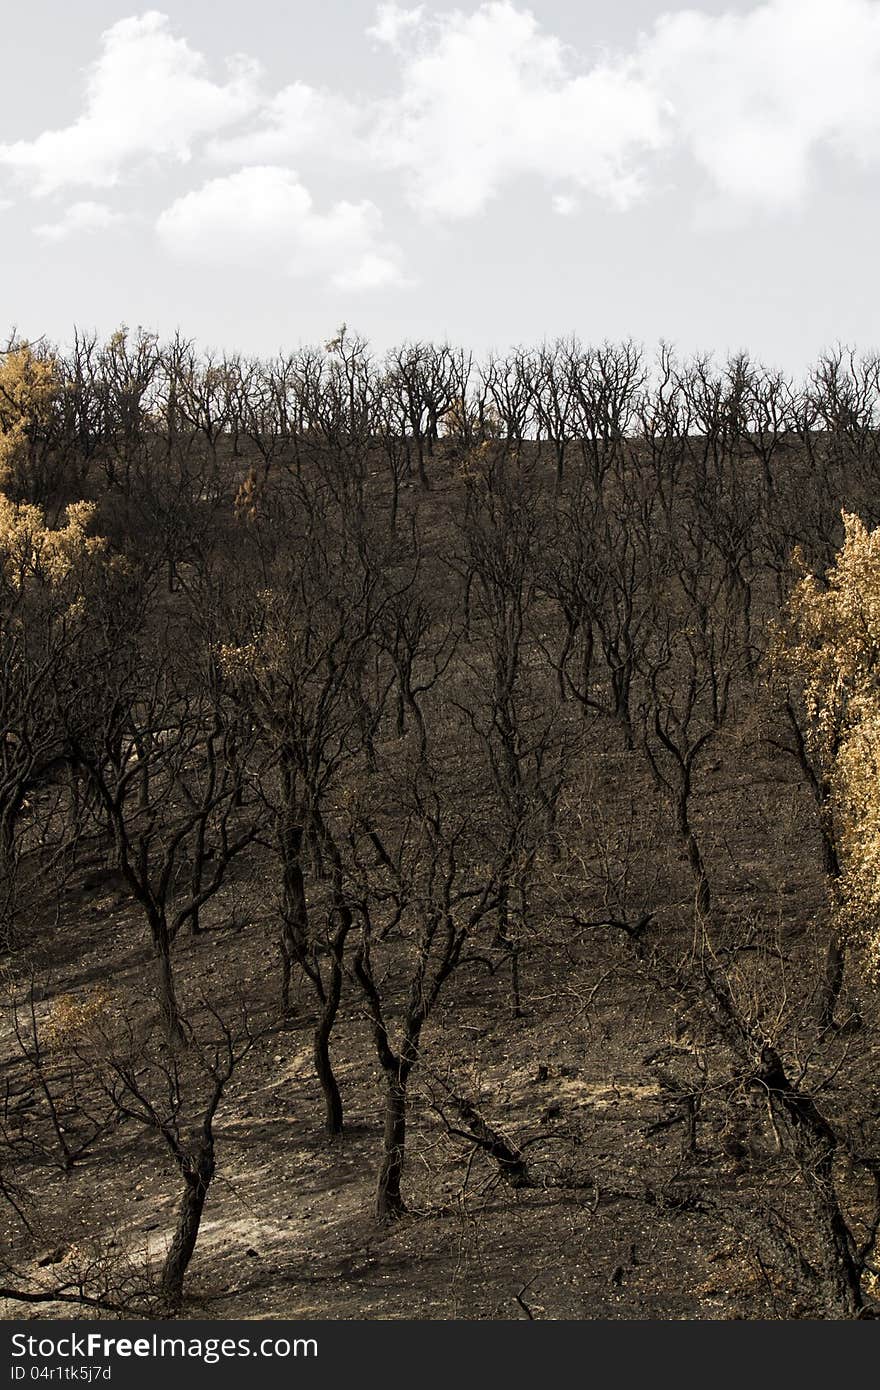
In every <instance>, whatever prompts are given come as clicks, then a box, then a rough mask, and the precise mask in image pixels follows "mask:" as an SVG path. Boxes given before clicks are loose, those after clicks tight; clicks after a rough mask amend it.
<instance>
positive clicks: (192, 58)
mask: <svg viewBox="0 0 880 1390" xmlns="http://www.w3.org/2000/svg"><path fill="white" fill-rule="evenodd" d="M206 66H207V65H206V62H205V59H204V57H203V56H202V54H200V53H198V52H196V51H195V50H194V49H192V48H190V46H189V44H188V43H187V41H186V40H185V39H182V38H175V37H174V35H173V34H172V32H171V28H170V21H169V19H168V16H167V15H164V14H160V13H158V12H157V11H155V10H150V11H149V12H148V13H146V14H144V15H141V16H139V17H137V18H132V19H123V20H120V21H119V23H118V24H114V25H113V26H112V28H110V29H108V30H107V31H106V32H105V33H104V34H103V35H102V36H101V55H100V57H99V58H98V60H97V61H96V62H95V63H94V64H93V66H92V67H91V69H90V71H89V73H88V78H87V82H86V92H85V105H84V110H83V112H82V114H81V115H80V116H79V117H78V119H77V120H76V121H74V122H73V124H72V125H69V126H65V127H64V128H62V129H60V130H46V131H43V133H42V134H41V135H38V136H37V137H36V139H34V140H19V141H16V142H15V143H14V144H6V145H0V167H3V166H5V167H6V168H7V169H8V170H9V171H10V172H11V173H12V174H14V175H15V176H16V177H17V178H18V179H20V180H21V181H22V182H24V183H26V184H27V185H29V186H30V187H31V189H32V190H33V192H35V193H38V194H43V193H51V192H54V191H55V190H57V189H60V188H64V187H68V186H70V185H86V186H91V187H95V188H109V187H112V186H113V185H114V184H116V183H118V182H119V180H120V178H121V177H122V176H123V174H124V173H125V172H126V171H127V170H128V168H129V166H130V165H131V164H138V163H143V162H145V161H151V162H152V161H161V160H173V161H177V162H186V161H187V160H188V159H190V157H191V155H192V151H193V145H194V142H195V141H196V140H198V139H199V138H200V137H204V136H205V135H208V134H210V133H213V132H216V131H219V130H222V129H224V128H225V127H227V126H229V125H230V124H233V123H234V122H236V121H239V120H240V119H242V117H244V116H246V115H247V114H248V113H249V112H251V111H252V110H253V109H254V108H255V106H256V105H257V103H258V91H257V86H258V83H257V78H258V69H257V67H256V65H255V64H254V63H253V62H252V61H251V60H249V59H246V58H244V57H241V56H239V57H236V58H232V59H230V60H229V61H228V63H227V69H228V72H227V80H226V81H225V82H223V83H215V82H213V81H212V80H211V79H210V78H209V77H208V76H206V72H205V70H206Z"/></svg>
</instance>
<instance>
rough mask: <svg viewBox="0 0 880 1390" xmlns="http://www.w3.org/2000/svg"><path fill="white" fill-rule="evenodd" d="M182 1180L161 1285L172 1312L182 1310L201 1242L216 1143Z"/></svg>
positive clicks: (199, 1154)
mask: <svg viewBox="0 0 880 1390" xmlns="http://www.w3.org/2000/svg"><path fill="white" fill-rule="evenodd" d="M183 1176H184V1188H183V1196H182V1197H181V1199H180V1207H179V1208H178V1213H177V1228H176V1230H175V1232H174V1237H173V1239H172V1241H171V1245H170V1247H169V1250H168V1254H167V1255H166V1257H165V1264H164V1265H163V1267H162V1279H161V1284H160V1289H161V1294H162V1301H163V1302H164V1303H165V1305H166V1307H167V1308H168V1309H169V1310H170V1311H172V1312H176V1311H177V1310H178V1309H179V1307H180V1304H181V1302H182V1299H183V1281H184V1278H185V1276H186V1271H187V1266H188V1265H189V1262H190V1260H191V1259H192V1254H193V1251H194V1250H195V1248H196V1241H197V1240H198V1238H199V1226H200V1225H201V1221H202V1212H203V1210H204V1206H205V1198H206V1197H207V1195H208V1188H209V1187H210V1185H211V1179H212V1178H213V1176H214V1144H213V1141H212V1142H210V1143H209V1144H207V1145H206V1146H205V1147H203V1148H202V1149H201V1150H200V1151H199V1153H198V1155H197V1157H196V1160H195V1162H194V1163H193V1164H192V1166H191V1167H190V1168H189V1169H187V1170H185V1171H184V1175H183Z"/></svg>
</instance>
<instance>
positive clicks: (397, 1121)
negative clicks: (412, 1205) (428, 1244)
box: [376, 1065, 409, 1224]
mask: <svg viewBox="0 0 880 1390" xmlns="http://www.w3.org/2000/svg"><path fill="white" fill-rule="evenodd" d="M408 1078H409V1068H407V1067H405V1066H403V1065H401V1066H399V1067H397V1068H396V1069H395V1070H394V1071H392V1072H389V1073H386V1092H385V1129H384V1133H383V1140H382V1145H383V1148H382V1162H381V1164H380V1167H379V1181H378V1184H377V1187H376V1219H377V1220H378V1221H379V1222H381V1223H383V1224H384V1223H386V1222H388V1221H396V1220H397V1218H398V1217H400V1216H403V1214H404V1212H405V1211H406V1204H405V1202H404V1200H403V1196H402V1195H401V1191H400V1181H401V1178H402V1176H403V1161H404V1155H405V1153H406V1084H407V1080H408Z"/></svg>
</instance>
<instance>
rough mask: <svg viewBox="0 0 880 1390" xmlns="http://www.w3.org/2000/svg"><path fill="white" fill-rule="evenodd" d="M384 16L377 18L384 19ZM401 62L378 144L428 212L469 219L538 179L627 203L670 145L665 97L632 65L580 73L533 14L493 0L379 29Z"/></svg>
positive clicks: (416, 15)
mask: <svg viewBox="0 0 880 1390" xmlns="http://www.w3.org/2000/svg"><path fill="white" fill-rule="evenodd" d="M382 13H383V12H380V19H381V15H382ZM372 32H373V33H374V35H379V34H384V36H385V39H386V42H389V43H393V44H396V45H397V51H398V52H399V54H400V62H401V72H400V81H401V86H400V92H399V93H398V94H397V95H396V96H394V97H392V98H390V99H389V100H388V101H386V102H385V103H384V104H383V107H382V110H381V113H380V115H379V118H378V121H377V124H376V128H375V131H374V136H373V142H372V147H373V153H374V157H375V158H376V160H377V162H378V163H379V164H380V165H385V166H387V167H391V168H397V169H399V170H401V171H403V173H404V177H405V179H406V182H407V186H408V192H409V196H410V199H411V201H412V202H413V204H414V205H415V206H416V207H417V208H419V209H420V210H421V211H422V212H425V213H429V214H434V215H440V216H443V217H466V216H470V215H472V214H474V213H477V212H479V211H481V210H482V209H483V208H484V207H485V205H486V204H487V203H488V202H489V201H490V199H491V198H492V197H493V196H494V195H496V194H497V193H498V192H499V191H500V190H501V188H502V187H503V186H504V185H505V184H507V183H510V182H512V181H515V180H518V179H521V178H523V177H528V176H537V177H539V178H541V179H542V180H544V181H545V182H547V183H549V184H550V185H551V186H554V185H555V186H558V185H559V184H562V185H563V187H564V188H565V190H566V191H568V192H569V193H570V192H571V190H572V189H582V190H584V191H586V192H590V193H594V194H598V195H600V196H602V197H605V198H608V199H610V200H611V201H612V202H614V203H616V204H618V205H620V206H625V205H626V204H628V203H630V202H631V201H632V200H633V199H634V198H635V197H636V196H637V195H638V194H639V192H640V191H641V188H642V177H641V173H640V164H639V158H640V157H641V156H643V155H644V153H645V152H646V151H649V150H652V149H657V148H659V147H660V145H661V144H662V143H663V139H664V133H663V100H662V96H661V95H659V94H658V93H657V92H655V91H653V90H652V89H651V88H650V87H648V86H647V84H646V83H645V82H644V81H642V80H641V79H640V78H639V77H638V75H637V74H634V73H633V72H632V71H631V68H630V65H629V64H628V63H625V62H619V63H616V64H610V63H605V62H602V63H597V64H595V65H594V66H593V67H591V68H589V69H587V70H579V69H578V68H577V67H576V66H575V65H574V64H573V63H572V61H571V58H570V56H569V53H568V51H567V50H566V48H565V47H564V45H563V44H562V43H561V41H560V40H559V39H558V38H556V37H554V36H553V35H551V34H547V33H545V32H543V31H542V30H541V28H540V26H539V24H538V22H537V20H536V19H535V17H534V16H533V15H532V14H531V13H530V12H529V11H528V10H522V9H518V8H517V7H516V6H515V5H514V4H512V3H510V0H493V3H489V4H483V5H480V6H479V8H477V9H476V10H475V11H473V12H472V13H470V14H465V13H463V12H462V11H459V10H453V11H449V12H447V13H444V14H441V15H438V16H435V17H431V18H425V17H422V16H421V15H420V12H418V11H415V12H410V14H409V16H408V19H407V21H406V23H404V22H403V20H402V19H401V16H400V14H399V13H398V12H395V18H394V21H393V23H391V22H389V21H388V19H387V16H386V19H385V22H384V23H380V24H379V25H377V26H376V28H374V30H373V31H372Z"/></svg>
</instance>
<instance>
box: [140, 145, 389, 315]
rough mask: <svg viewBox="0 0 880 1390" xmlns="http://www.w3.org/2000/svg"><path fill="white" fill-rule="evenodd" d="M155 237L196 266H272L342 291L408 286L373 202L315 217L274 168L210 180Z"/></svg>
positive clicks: (165, 219)
mask: <svg viewBox="0 0 880 1390" xmlns="http://www.w3.org/2000/svg"><path fill="white" fill-rule="evenodd" d="M157 231H158V235H159V239H160V241H161V242H162V244H163V246H164V247H165V249H166V250H167V251H168V252H169V253H170V254H171V255H173V256H175V257H176V258H178V259H179V260H182V261H188V262H191V263H193V264H195V265H202V266H215V267H221V266H222V267H238V268H240V269H243V270H253V269H255V268H257V267H265V266H267V265H270V266H272V265H274V266H277V268H278V269H279V270H280V271H282V272H284V273H286V274H288V275H291V276H296V277H303V276H309V275H317V276H321V277H323V278H325V279H327V280H329V281H330V282H331V283H333V284H336V285H337V286H339V287H340V288H346V289H376V288H379V287H380V286H384V285H391V284H395V283H398V284H400V283H405V282H404V280H403V276H402V273H401V271H400V268H399V253H398V252H397V250H396V248H395V247H393V246H391V245H389V244H387V243H386V242H385V241H384V240H383V235H382V218H381V214H380V213H379V210H378V208H376V207H375V206H374V204H372V203H370V202H361V203H350V202H344V201H342V202H337V203H334V204H333V205H332V207H330V208H329V209H328V211H326V212H319V211H317V210H316V208H315V206H314V202H313V199H312V196H311V194H310V193H309V191H308V189H307V188H305V187H304V186H303V184H302V183H300V181H299V179H298V178H297V175H296V174H295V173H293V171H292V170H290V169H284V168H279V167H277V166H274V165H257V166H254V167H252V168H246V169H240V170H238V171H237V172H236V173H234V174H229V175H228V176H226V177H224V178H217V179H211V180H210V181H209V182H208V183H206V184H204V185H203V186H202V187H201V188H199V189H197V190H195V191H194V192H192V193H187V194H186V195H185V196H184V197H182V198H178V199H177V201H176V202H174V203H172V204H171V206H170V207H168V208H166V209H165V211H164V212H163V213H162V215H161V216H160V218H159V221H158V223H157Z"/></svg>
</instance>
